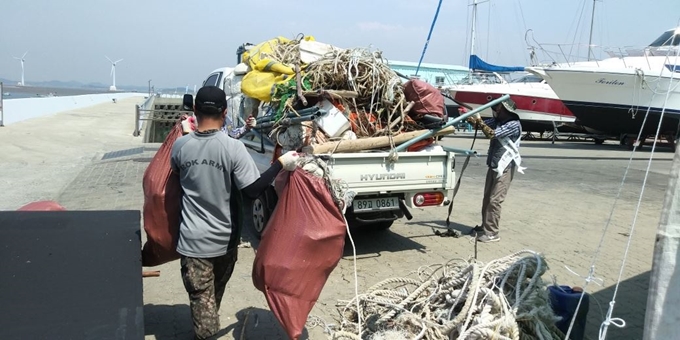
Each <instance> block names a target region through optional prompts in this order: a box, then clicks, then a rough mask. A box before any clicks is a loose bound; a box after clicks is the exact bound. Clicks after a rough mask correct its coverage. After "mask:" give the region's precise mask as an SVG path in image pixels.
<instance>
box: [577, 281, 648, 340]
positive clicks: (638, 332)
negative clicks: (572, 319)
mask: <svg viewBox="0 0 680 340" xmlns="http://www.w3.org/2000/svg"><path fill="white" fill-rule="evenodd" d="M649 279H650V271H647V272H644V273H642V274H639V275H636V276H633V277H631V278H630V279H628V280H624V281H621V284H620V285H619V290H618V292H617V293H616V304H615V306H614V312H613V313H612V318H621V319H623V320H624V321H625V322H626V326H625V327H623V328H618V327H616V326H614V325H613V324H612V325H609V328H608V330H607V339H642V332H643V328H644V324H645V311H646V309H647V293H648V291H649ZM615 288H616V283H615V282H612V285H610V286H609V287H607V288H605V289H602V290H600V291H598V292H596V293H594V294H591V296H590V305H589V306H588V322H587V324H586V330H585V336H586V339H597V338H598V333H599V330H600V324H601V323H602V322H603V321H604V318H605V316H606V314H607V309H608V308H609V302H610V301H611V299H612V296H613V295H614V289H615Z"/></svg>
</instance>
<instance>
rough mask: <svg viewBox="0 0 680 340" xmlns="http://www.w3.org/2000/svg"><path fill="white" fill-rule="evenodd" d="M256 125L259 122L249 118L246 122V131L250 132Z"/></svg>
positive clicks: (251, 117)
mask: <svg viewBox="0 0 680 340" xmlns="http://www.w3.org/2000/svg"><path fill="white" fill-rule="evenodd" d="M256 124H257V121H256V120H255V117H253V116H249V117H248V119H247V120H246V131H250V129H252V128H254V127H255V125H256Z"/></svg>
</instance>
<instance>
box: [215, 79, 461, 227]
mask: <svg viewBox="0 0 680 340" xmlns="http://www.w3.org/2000/svg"><path fill="white" fill-rule="evenodd" d="M237 69H238V68H237ZM234 70H235V69H234V68H220V69H216V70H214V71H213V72H211V73H210V75H208V77H207V78H206V80H205V81H204V82H203V86H207V85H214V86H218V87H220V88H222V89H223V90H225V92H227V96H228V97H229V96H230V95H231V96H233V95H234V92H233V89H234V86H233V85H234V84H236V83H238V82H240V78H241V77H242V76H243V75H240V74H238V73H239V72H235V71H234ZM236 88H240V87H238V86H237V87H236ZM239 91H240V90H239ZM229 109H231V107H230V108H229ZM232 114H234V112H232ZM236 116H237V115H236V114H234V116H232V117H236ZM242 123H243V122H242V121H241V124H242ZM252 131H254V130H252ZM240 140H241V141H242V142H243V143H244V144H245V145H246V146H247V147H248V151H249V153H250V155H251V157H252V158H253V160H254V161H255V163H256V164H257V166H258V168H259V169H260V171H262V172H264V171H265V170H266V169H268V168H269V166H270V164H271V162H272V158H273V153H274V145H273V144H272V143H271V142H270V141H269V139H267V138H260V136H259V134H257V133H256V132H252V133H250V134H248V135H246V136H244V137H242V138H241V139H240ZM388 155H389V153H388V152H384V151H376V152H360V153H336V154H333V155H318V156H319V157H321V158H322V159H323V160H325V161H326V162H327V164H328V168H329V169H330V170H331V177H332V178H334V179H342V180H344V181H345V182H346V183H347V184H348V186H349V190H351V191H354V192H355V193H356V196H355V198H354V201H353V203H352V206H351V207H348V209H347V212H346V217H347V221H348V223H349V225H350V226H351V227H358V226H367V227H372V228H377V229H387V228H389V227H390V226H392V223H393V222H394V221H395V220H397V219H400V218H402V217H406V218H407V219H409V220H410V219H411V218H412V215H411V213H410V212H409V208H426V207H436V206H444V205H448V204H450V201H449V198H448V197H450V196H451V193H452V192H453V188H454V185H455V171H454V170H455V169H454V168H455V155H454V154H453V153H452V152H448V151H444V150H443V149H441V148H440V147H437V146H435V147H434V148H431V149H430V150H427V151H419V152H399V154H398V160H397V161H396V162H390V161H389V160H388ZM276 202H277V197H276V193H275V192H274V189H273V186H272V187H271V188H270V189H269V190H267V191H266V192H265V193H264V194H263V195H262V196H261V197H259V198H258V199H255V200H254V201H253V202H252V217H253V226H254V228H255V232H256V234H257V236H258V237H259V236H260V235H261V233H262V231H263V229H264V227H265V226H266V224H267V220H268V218H269V216H271V213H272V211H273V210H274V207H275V206H276Z"/></svg>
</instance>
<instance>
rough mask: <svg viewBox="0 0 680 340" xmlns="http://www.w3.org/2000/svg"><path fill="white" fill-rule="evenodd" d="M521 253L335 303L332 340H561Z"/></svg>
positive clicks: (530, 263)
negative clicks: (336, 322)
mask: <svg viewBox="0 0 680 340" xmlns="http://www.w3.org/2000/svg"><path fill="white" fill-rule="evenodd" d="M546 270H547V264H546V263H545V260H544V258H543V256H541V255H540V254H537V253H535V252H533V251H528V250H525V251H521V252H518V253H515V254H512V255H510V256H507V257H504V258H500V259H496V260H493V261H491V262H489V263H487V264H484V263H481V262H478V261H475V260H462V259H461V260H454V261H450V262H448V263H446V264H444V265H437V266H427V267H423V268H421V269H420V270H418V272H417V273H416V275H415V277H413V278H410V277H398V278H391V279H387V280H384V281H382V282H380V283H378V284H376V285H374V286H373V287H371V288H369V289H368V290H367V291H366V292H365V293H363V294H360V295H359V296H356V297H355V298H354V299H352V300H351V301H341V302H340V304H339V307H340V308H339V312H340V315H341V317H340V320H339V329H337V330H336V331H335V332H333V334H332V338H333V339H372V340H377V339H428V340H435V339H436V340H439V339H441V340H448V339H513V340H520V339H521V340H524V339H527V340H529V339H563V338H564V335H563V334H562V332H560V330H558V329H557V327H556V326H555V322H556V321H558V320H559V317H557V316H556V315H555V314H554V312H553V310H552V308H551V306H550V300H549V295H548V291H547V290H546V287H547V285H546V284H545V282H544V281H543V280H542V279H541V276H542V275H543V274H544V273H545V271H546Z"/></svg>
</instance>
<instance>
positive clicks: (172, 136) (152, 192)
mask: <svg viewBox="0 0 680 340" xmlns="http://www.w3.org/2000/svg"><path fill="white" fill-rule="evenodd" d="M181 136H182V125H181V124H180V123H177V124H175V126H174V127H173V128H172V130H171V131H170V133H168V136H167V137H166V138H165V141H164V142H163V144H162V145H161V147H160V148H159V149H158V151H157V152H156V155H155V156H154V157H153V159H152V160H151V163H149V167H147V168H146V171H145V172H144V179H143V181H142V188H143V190H144V232H146V237H147V240H146V243H144V247H143V248H142V266H145V267H153V266H158V265H161V264H163V263H166V262H170V261H174V260H176V259H179V254H178V253H177V250H176V248H177V239H178V237H179V219H180V200H181V198H182V187H181V186H180V184H179V177H178V176H177V175H175V174H172V169H171V168H170V152H171V151H172V144H174V143H175V141H176V140H177V138H179V137H181Z"/></svg>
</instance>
